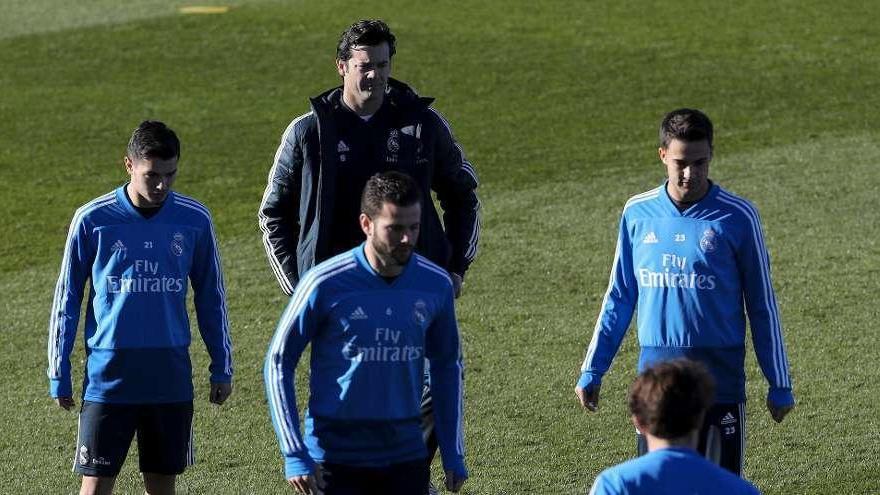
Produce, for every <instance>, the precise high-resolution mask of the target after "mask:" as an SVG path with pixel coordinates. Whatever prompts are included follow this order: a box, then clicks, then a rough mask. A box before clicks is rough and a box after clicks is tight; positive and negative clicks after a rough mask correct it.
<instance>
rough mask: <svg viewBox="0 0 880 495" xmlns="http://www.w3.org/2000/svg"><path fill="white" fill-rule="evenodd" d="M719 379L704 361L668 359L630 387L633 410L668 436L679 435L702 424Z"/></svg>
mask: <svg viewBox="0 0 880 495" xmlns="http://www.w3.org/2000/svg"><path fill="white" fill-rule="evenodd" d="M714 394H715V382H714V380H713V379H712V376H711V375H710V374H709V372H708V371H707V370H706V368H705V366H703V365H702V364H700V363H697V362H694V361H690V360H687V359H676V360H673V361H665V362H661V363H659V364H656V365H654V366H651V367H650V368H648V369H646V370H645V371H643V372H642V373H641V374H640V375H639V377H638V378H636V381H635V382H634V383H633V384H632V387H630V391H629V410H630V412H631V413H632V415H633V416H635V417H636V419H637V420H638V422H639V425H640V426H641V427H642V428H643V429H645V430H647V431H643V433H650V434H651V435H653V436H655V437H659V438H664V439H672V438H679V437H682V436H685V435H687V434H689V433H691V432H692V431H693V430H695V429H697V428H699V427H700V425H701V424H702V422H703V417H704V415H705V413H706V410H707V409H709V406H710V405H711V404H712V400H713V396H714Z"/></svg>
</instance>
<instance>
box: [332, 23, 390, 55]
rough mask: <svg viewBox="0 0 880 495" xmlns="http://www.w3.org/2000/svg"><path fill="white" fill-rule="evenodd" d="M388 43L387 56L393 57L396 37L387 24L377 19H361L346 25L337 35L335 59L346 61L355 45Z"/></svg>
mask: <svg viewBox="0 0 880 495" xmlns="http://www.w3.org/2000/svg"><path fill="white" fill-rule="evenodd" d="M382 42H385V43H388V56H389V57H393V56H394V53H395V51H396V50H395V43H396V42H397V38H395V37H394V34H393V33H392V32H391V29H390V28H389V27H388V25H387V24H385V23H384V22H382V21H381V20H379V19H361V20H360V21H357V22H355V23H354V24H352V25H351V26H349V27H348V29H346V30H345V31H343V32H342V36H340V37H339V44H338V45H337V46H336V59H337V60H342V61H346V60H348V59H350V58H351V51H352V50H353V49H354V47H356V46H376V45H380V44H382Z"/></svg>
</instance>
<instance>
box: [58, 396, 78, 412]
mask: <svg viewBox="0 0 880 495" xmlns="http://www.w3.org/2000/svg"><path fill="white" fill-rule="evenodd" d="M55 403H56V404H58V407H60V408H61V409H64V410H65V411H70V410H71V409H73V408H74V407H75V406H76V402H75V401H74V400H73V397H55Z"/></svg>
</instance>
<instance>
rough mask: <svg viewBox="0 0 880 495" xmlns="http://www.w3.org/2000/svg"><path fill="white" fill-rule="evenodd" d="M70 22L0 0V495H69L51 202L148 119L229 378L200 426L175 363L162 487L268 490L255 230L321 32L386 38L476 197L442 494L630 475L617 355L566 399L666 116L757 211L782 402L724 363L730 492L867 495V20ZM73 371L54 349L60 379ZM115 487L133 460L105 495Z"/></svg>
mask: <svg viewBox="0 0 880 495" xmlns="http://www.w3.org/2000/svg"><path fill="white" fill-rule="evenodd" d="M70 4H72V2H62V1H60V0H39V1H27V0H6V1H4V2H3V7H2V14H0V219H2V233H0V294H2V295H3V297H2V298H0V373H2V376H3V377H4V378H3V380H2V381H0V417H2V418H3V428H2V431H0V483H2V488H0V491H2V492H4V493H74V492H76V490H77V489H78V479H77V478H76V477H75V475H73V474H72V473H71V472H70V459H71V457H72V452H73V448H74V447H73V444H74V441H75V427H76V424H75V423H76V417H75V415H74V414H72V413H65V412H64V411H62V410H60V409H59V408H58V407H57V406H55V405H54V403H53V402H52V401H51V400H50V399H49V398H48V396H47V393H46V392H47V380H46V377H45V368H46V324H47V321H48V313H49V305H50V301H51V294H52V290H53V287H54V282H55V279H56V277H57V270H58V267H59V264H60V258H61V251H62V245H63V242H64V238H65V234H66V230H67V226H68V222H69V220H70V217H71V215H72V213H73V211H74V209H75V208H76V207H77V206H79V205H81V204H82V203H84V202H86V201H88V200H89V199H91V198H93V197H95V196H98V195H100V194H102V193H104V192H106V191H108V190H110V189H111V188H113V187H115V186H116V185H118V184H120V183H121V182H122V181H123V180H124V172H123V169H122V166H121V156H122V154H123V150H124V146H125V143H126V142H127V139H128V136H129V134H130V132H131V129H132V128H133V127H134V126H136V125H137V123H138V122H140V121H141V120H143V119H145V118H157V119H161V120H164V121H166V122H168V123H169V124H170V125H171V126H172V127H173V128H175V129H176V130H177V131H178V133H179V134H180V136H181V138H182V140H183V146H184V149H183V155H182V161H181V167H180V177H179V180H178V182H177V184H176V187H177V189H178V190H180V191H182V192H184V193H186V194H191V195H193V196H195V197H197V198H199V199H201V200H202V201H204V202H205V203H206V204H207V205H208V206H209V207H210V208H211V209H212V210H213V212H214V216H215V220H216V224H217V229H218V235H219V237H220V240H221V249H222V254H223V257H224V264H225V270H226V279H227V285H228V294H229V309H230V318H231V323H232V325H233V342H234V344H235V349H236V353H235V358H236V365H237V366H236V369H237V375H236V383H235V387H236V388H235V393H234V395H233V397H232V398H231V399H230V402H228V403H227V405H225V406H223V407H222V408H215V407H212V406H210V404H208V403H207V401H206V400H205V396H206V395H207V387H206V380H207V376H206V371H204V370H205V367H206V356H205V352H204V349H203V346H202V345H201V343H200V342H199V341H198V340H197V339H196V340H195V341H194V345H193V347H192V350H193V354H194V356H195V361H196V362H195V377H194V379H195V383H196V386H197V391H198V394H199V396H198V398H197V400H196V436H197V442H198V443H197V449H198V457H199V460H200V462H199V464H198V465H197V466H195V467H194V468H192V469H191V470H189V471H188V472H187V473H186V474H185V475H184V476H183V477H182V478H181V479H180V481H179V485H178V486H179V489H180V492H181V493H285V492H288V493H289V491H288V490H287V487H286V485H285V483H284V482H283V478H282V475H281V460H280V456H279V453H278V449H277V444H276V441H275V438H274V433H273V431H272V428H271V425H270V423H269V420H268V413H267V409H266V406H265V399H264V394H263V386H262V358H263V355H264V353H265V350H266V346H267V345H268V341H269V338H270V337H271V334H272V332H273V330H274V324H275V323H276V321H277V318H278V316H279V315H280V312H281V310H282V308H283V306H284V303H285V301H284V299H283V298H282V295H281V292H280V291H279V290H278V288H277V285H276V283H275V281H274V279H273V277H272V275H271V272H270V270H269V269H268V266H267V263H266V260H265V255H264V253H263V249H262V245H261V243H260V239H259V234H258V229H257V223H256V210H257V206H258V203H259V199H260V197H261V194H262V191H263V188H264V187H265V180H266V174H267V171H268V167H269V165H270V162H271V159H272V156H273V154H274V151H275V147H276V145H277V142H278V140H279V137H280V135H281V132H282V131H283V130H284V128H285V126H286V125H287V123H288V122H289V121H290V119H291V118H292V117H294V116H296V115H298V114H300V113H302V112H304V111H305V110H306V108H307V107H306V101H307V100H306V99H307V97H308V96H310V95H314V94H317V93H319V92H320V91H322V90H324V89H325V88H327V87H330V86H332V85H335V84H337V83H338V81H337V78H336V75H335V72H334V70H333V66H332V63H333V56H334V54H335V52H334V47H335V43H336V41H337V37H338V34H339V33H340V32H341V31H342V30H343V29H344V28H345V27H346V26H347V25H348V24H349V23H350V22H352V21H353V20H355V19H358V18H361V17H382V18H384V19H386V20H387V21H388V22H389V23H390V24H391V26H392V28H393V29H394V30H395V32H396V34H397V36H398V39H399V45H398V55H397V56H396V57H395V60H394V63H395V67H394V75H395V76H396V77H398V78H400V79H402V80H404V81H408V82H410V83H412V84H413V85H414V86H415V87H416V88H417V89H419V90H420V91H421V92H422V93H424V94H426V95H432V96H436V97H437V103H436V107H437V108H438V109H439V110H440V111H442V112H443V113H444V114H446V116H447V117H448V118H449V120H450V121H451V122H452V124H453V126H454V129H455V131H456V134H457V137H458V138H459V141H460V142H461V144H462V146H463V147H464V148H465V150H466V151H467V152H468V155H469V158H470V159H471V161H472V162H473V163H474V165H475V166H476V168H477V169H478V172H479V173H480V176H481V180H482V185H481V189H480V195H481V200H482V203H483V208H484V209H483V212H484V221H483V225H484V231H483V238H482V244H481V253H480V255H479V257H478V259H477V261H476V263H475V265H474V266H473V267H472V270H471V271H470V272H469V275H468V278H467V284H466V287H465V294H464V296H463V297H462V298H461V299H460V304H459V307H458V311H459V319H460V322H461V327H462V330H463V332H464V340H465V353H466V364H467V369H468V371H467V391H466V394H467V399H466V400H467V403H466V410H467V425H466V435H467V443H468V449H469V451H468V461H469V467H470V470H471V479H470V480H469V481H468V483H467V484H466V487H465V490H464V493H469V494H527V493H536V494H537V493H540V494H576V493H585V492H586V490H587V489H588V487H589V485H590V484H591V483H592V480H593V479H594V477H595V476H596V474H597V473H598V472H599V471H600V470H601V469H603V468H605V467H607V466H610V465H612V464H615V463H617V462H620V461H622V460H624V459H626V458H628V457H630V456H631V455H632V454H633V451H634V439H633V435H632V428H631V426H630V425H629V423H628V419H627V415H626V412H625V406H624V396H625V390H626V387H627V385H628V384H629V383H630V382H631V380H632V379H633V377H634V368H635V357H636V343H635V339H634V336H633V334H632V333H631V334H630V335H628V336H627V339H626V341H625V343H624V346H623V348H622V350H621V353H620V355H619V356H618V358H617V360H616V362H615V364H614V366H613V367H612V369H611V371H610V373H609V375H608V376H607V378H606V380H605V382H604V386H603V403H602V409H601V411H600V412H599V413H598V414H594V415H587V414H586V413H584V412H582V411H581V410H580V409H579V407H578V406H577V404H576V402H575V399H574V394H573V387H574V383H575V381H576V376H577V368H578V366H579V364H580V362H581V359H582V357H583V351H584V348H585V346H586V344H587V341H588V340H589V334H590V332H591V330H592V327H593V323H594V321H595V317H596V314H597V312H598V309H599V304H600V301H601V297H602V293H603V292H604V290H605V284H606V282H607V277H608V270H609V268H610V264H611V258H612V254H613V249H614V245H613V243H614V239H615V233H616V222H617V218H618V215H619V213H620V210H621V208H622V205H623V203H624V202H625V201H626V199H627V198H628V197H629V196H630V195H632V194H635V193H637V192H641V191H644V190H647V189H649V188H651V187H654V186H655V185H657V184H658V183H659V181H660V180H661V179H662V169H661V167H660V164H659V162H658V161H657V159H656V151H655V149H656V131H655V128H656V125H657V122H658V121H659V119H660V117H661V116H662V114H663V113H664V112H665V111H667V110H670V109H672V108H675V107H678V106H694V107H698V108H702V109H704V110H705V111H706V112H708V113H709V115H710V116H712V117H713V119H714V121H715V123H716V147H715V157H716V158H715V160H714V161H713V165H712V173H711V177H712V178H713V179H714V180H716V181H717V182H719V183H720V184H722V185H723V186H725V187H726V188H727V189H729V190H732V191H734V192H737V193H740V194H743V195H744V196H746V197H748V198H749V199H751V200H752V201H753V202H754V203H756V204H757V206H758V207H759V208H760V210H761V213H762V215H763V220H764V223H765V228H766V233H767V242H768V245H769V249H770V252H771V256H772V261H773V269H774V271H773V275H774V282H775V286H776V289H777V292H778V297H779V301H780V306H781V309H782V317H783V324H784V328H785V330H784V331H785V335H786V341H787V345H788V351H789V358H790V361H791V365H792V373H793V377H794V380H795V393H796V396H797V398H798V401H799V404H798V406H797V408H796V409H795V410H794V412H793V413H792V414H791V415H790V416H789V417H788V418H787V419H786V421H785V422H784V423H783V424H781V425H777V424H774V423H773V422H772V420H771V419H770V417H769V415H768V414H767V413H766V411H765V410H764V408H763V401H764V394H765V393H766V383H765V381H764V379H763V377H762V376H761V373H760V371H759V370H758V367H757V365H756V363H755V359H754V356H753V355H749V356H748V358H747V373H748V378H749V386H748V397H749V401H750V402H749V403H748V414H749V421H750V423H749V430H748V452H747V460H746V476H747V477H748V478H749V479H751V480H753V481H754V482H755V483H756V484H757V485H758V487H759V488H761V490H762V491H763V492H764V493H767V494H794V493H796V494H807V493H809V494H831V493H833V494H850V493H852V494H876V493H880V468H878V464H877V462H878V461H877V460H878V458H880V420H878V417H880V401H878V399H877V397H878V392H880V390H878V386H877V382H878V377H880V369H878V367H877V364H876V363H878V362H880V342H878V341H880V339H878V328H877V322H878V321H880V314H878V313H880V310H878V305H877V303H876V302H871V301H872V298H873V297H877V295H878V294H880V242H878V238H880V218H878V211H880V194H878V193H880V191H878V188H880V187H878V184H880V181H878V176H880V175H878V167H880V144H878V143H880V112H878V111H877V108H880V64H877V60H880V25H878V24H877V22H876V20H877V15H878V13H880V8H878V7H877V6H874V5H873V4H872V3H871V2H864V1H858V0H838V1H836V2H824V1H815V0H798V1H794V0H786V1H779V2H762V1H751V0H749V1H743V2H730V3H727V2H687V6H685V2H673V1H666V2H656V1H647V0H644V1H641V0H639V1H637V0H623V1H618V2H611V1H590V2H575V1H572V0H567V1H546V2H541V3H533V2H526V1H509V2H501V1H497V0H493V1H485V2H473V3H458V2H450V1H439V2H430V3H424V4H414V3H413V2H404V1H397V0H393V1H387V2H382V3H375V2H358V3H357V4H356V6H354V5H353V4H351V3H349V2H341V1H325V2H305V1H292V2H281V1H274V2H273V1H251V0H240V1H233V2H227V3H225V5H230V6H232V7H233V8H232V9H231V10H230V11H229V12H228V13H227V14H223V15H200V16H193V15H181V14H179V13H178V11H177V7H179V6H181V5H183V4H178V3H175V2H166V1H160V0H150V1H140V2H131V3H130V5H129V3H125V4H123V3H122V2H113V1H110V0H92V1H88V2H80V3H79V4H77V5H78V6H71V5H70ZM734 4H735V5H734ZM123 5H124V6H123ZM749 352H750V353H751V351H749ZM82 358H83V350H82V343H81V342H78V345H77V348H76V350H75V352H74V356H73V363H74V376H75V377H80V376H81V372H82ZM301 375H302V374H301ZM300 378H301V379H302V378H303V377H302V376H300ZM80 382H81V380H80V379H75V381H74V389H75V390H79V385H80ZM132 452H134V450H133V451H132ZM139 483H140V482H139V474H138V472H137V463H136V460H135V458H134V456H132V455H130V457H129V461H128V463H127V464H126V467H125V469H124V470H123V472H122V474H121V475H120V478H119V481H118V484H117V488H118V491H119V492H120V493H138V492H139V490H140V485H139Z"/></svg>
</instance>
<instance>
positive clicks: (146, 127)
mask: <svg viewBox="0 0 880 495" xmlns="http://www.w3.org/2000/svg"><path fill="white" fill-rule="evenodd" d="M125 154H126V155H127V156H128V157H129V158H131V159H140V160H143V159H156V158H158V159H160V160H170V159H172V158H179V157H180V140H179V139H177V134H175V133H174V131H172V130H171V128H169V127H168V126H166V125H165V124H164V123H163V122H159V121H158V120H145V121H143V122H141V124H140V125H139V126H137V128H136V129H135V130H134V132H133V133H132V134H131V139H130V140H129V141H128V148H127V149H126V152H125Z"/></svg>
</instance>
